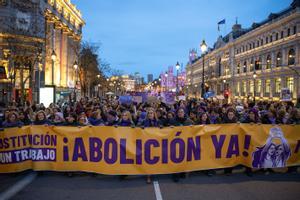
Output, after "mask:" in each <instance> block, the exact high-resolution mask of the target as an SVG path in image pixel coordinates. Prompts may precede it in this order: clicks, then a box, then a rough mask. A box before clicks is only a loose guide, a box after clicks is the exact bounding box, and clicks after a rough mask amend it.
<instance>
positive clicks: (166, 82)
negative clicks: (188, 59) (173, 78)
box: [165, 72, 168, 91]
mask: <svg viewBox="0 0 300 200" xmlns="http://www.w3.org/2000/svg"><path fill="white" fill-rule="evenodd" d="M165 77H166V81H165V84H166V91H168V72H166V73H165Z"/></svg>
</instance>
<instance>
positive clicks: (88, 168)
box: [0, 124, 300, 175]
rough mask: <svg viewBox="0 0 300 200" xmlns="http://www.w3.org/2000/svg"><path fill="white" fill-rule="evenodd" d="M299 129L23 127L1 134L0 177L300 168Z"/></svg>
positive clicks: (246, 126)
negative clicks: (25, 172)
mask: <svg viewBox="0 0 300 200" xmlns="http://www.w3.org/2000/svg"><path fill="white" fill-rule="evenodd" d="M299 133H300V125H280V126H273V125H251V124H219V125H205V126H201V125H200V126H182V127H174V128H144V129H142V128H131V127H117V128H116V127H100V126H99V127H94V126H86V127H63V126H25V127H21V128H9V129H4V130H3V131H0V173H11V172H19V171H23V170H27V169H32V170H37V171H39V170H47V171H48V170H49V171H68V172H70V171H84V172H95V173H100V174H110V175H120V174H124V175H125V174H128V175H134V174H168V173H176V172H188V171H197V170H206V169H217V168H226V167H233V166H236V165H244V166H247V167H250V168H278V167H280V168H281V167H287V166H295V165H299V164H300V134H299Z"/></svg>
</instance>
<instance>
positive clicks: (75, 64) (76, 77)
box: [73, 61, 78, 101]
mask: <svg viewBox="0 0 300 200" xmlns="http://www.w3.org/2000/svg"><path fill="white" fill-rule="evenodd" d="M73 67H74V70H75V85H74V97H75V101H76V100H77V95H76V86H77V81H78V80H77V79H78V71H77V70H78V64H77V61H75V62H74V65H73Z"/></svg>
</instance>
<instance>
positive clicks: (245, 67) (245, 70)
mask: <svg viewBox="0 0 300 200" xmlns="http://www.w3.org/2000/svg"><path fill="white" fill-rule="evenodd" d="M243 72H244V73H246V72H247V61H245V62H244V66H243Z"/></svg>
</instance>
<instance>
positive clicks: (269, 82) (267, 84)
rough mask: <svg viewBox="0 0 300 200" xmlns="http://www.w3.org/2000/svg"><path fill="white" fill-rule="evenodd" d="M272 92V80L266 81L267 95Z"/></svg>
mask: <svg viewBox="0 0 300 200" xmlns="http://www.w3.org/2000/svg"><path fill="white" fill-rule="evenodd" d="M270 91H271V80H270V79H268V80H266V93H270Z"/></svg>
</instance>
